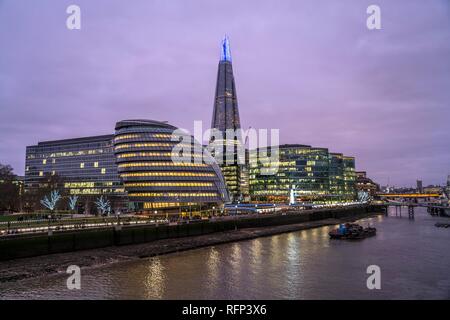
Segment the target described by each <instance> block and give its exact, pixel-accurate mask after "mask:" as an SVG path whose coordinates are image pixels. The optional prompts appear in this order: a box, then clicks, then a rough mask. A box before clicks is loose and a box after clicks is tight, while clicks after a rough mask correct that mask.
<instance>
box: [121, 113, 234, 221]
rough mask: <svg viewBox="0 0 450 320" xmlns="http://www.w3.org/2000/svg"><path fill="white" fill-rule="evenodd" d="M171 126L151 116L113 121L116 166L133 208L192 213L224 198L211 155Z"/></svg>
mask: <svg viewBox="0 0 450 320" xmlns="http://www.w3.org/2000/svg"><path fill="white" fill-rule="evenodd" d="M175 130H177V128H176V127H174V126H171V125H169V124H167V123H165V122H158V121H151V120H125V121H120V122H118V123H117V124H116V134H115V138H114V148H115V155H116V158H117V169H118V173H119V175H120V177H121V179H122V180H123V183H124V187H125V189H126V191H127V192H128V198H129V204H130V207H131V209H132V210H133V211H147V212H151V213H153V212H155V211H156V212H157V211H161V210H162V211H166V212H170V211H172V212H174V213H187V212H189V213H191V212H195V211H199V210H205V209H206V210H208V209H219V207H221V206H222V205H223V203H224V202H227V201H228V194H227V190H226V187H225V182H224V180H223V176H222V173H221V171H220V168H219V167H218V165H217V164H216V163H215V161H214V159H213V158H212V157H211V155H209V154H208V153H204V154H203V156H202V152H203V150H204V148H203V146H201V145H200V144H198V143H197V142H196V141H195V140H194V139H193V137H192V136H190V135H188V134H186V133H181V132H179V131H176V132H174V131H175ZM180 148H181V149H180Z"/></svg>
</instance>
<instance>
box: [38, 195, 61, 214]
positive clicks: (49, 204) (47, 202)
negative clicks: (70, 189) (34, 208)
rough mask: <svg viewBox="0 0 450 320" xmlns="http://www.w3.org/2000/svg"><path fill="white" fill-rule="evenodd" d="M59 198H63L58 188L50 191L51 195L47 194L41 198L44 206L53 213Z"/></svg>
mask: <svg viewBox="0 0 450 320" xmlns="http://www.w3.org/2000/svg"><path fill="white" fill-rule="evenodd" d="M59 199H61V195H60V194H59V192H58V190H53V191H52V192H51V193H50V197H47V196H45V197H44V199H42V200H41V203H42V205H43V206H44V207H46V208H47V209H49V210H50V211H51V212H52V213H53V211H54V210H55V208H56V204H57V203H58V201H59Z"/></svg>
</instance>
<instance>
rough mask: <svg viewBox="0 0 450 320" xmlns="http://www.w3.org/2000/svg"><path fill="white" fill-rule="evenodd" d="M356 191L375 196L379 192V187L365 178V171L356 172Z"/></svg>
mask: <svg viewBox="0 0 450 320" xmlns="http://www.w3.org/2000/svg"><path fill="white" fill-rule="evenodd" d="M356 190H357V191H364V192H367V193H368V194H370V195H371V196H375V195H376V193H377V192H378V191H380V186H379V185H378V184H376V183H375V182H373V181H372V179H370V178H368V177H367V174H366V172H365V171H357V172H356Z"/></svg>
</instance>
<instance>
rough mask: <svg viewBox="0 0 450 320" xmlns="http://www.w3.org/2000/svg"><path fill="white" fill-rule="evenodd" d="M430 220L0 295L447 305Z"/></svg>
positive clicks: (448, 282) (440, 249)
mask: <svg viewBox="0 0 450 320" xmlns="http://www.w3.org/2000/svg"><path fill="white" fill-rule="evenodd" d="M441 219H442V218H441ZM436 221H437V218H432V217H430V216H429V215H427V214H426V212H422V214H420V213H418V212H416V219H414V220H409V219H408V217H407V215H403V218H400V217H395V216H394V217H392V216H388V217H384V216H379V217H376V218H371V219H364V220H363V221H362V222H361V223H362V224H367V223H370V224H372V225H374V226H375V227H376V228H377V230H378V231H377V236H376V237H373V238H368V239H364V240H362V241H348V242H347V241H337V240H335V241H330V240H329V239H328V232H329V231H330V230H331V229H332V228H334V227H335V226H328V227H323V228H318V229H312V230H304V231H300V232H292V233H287V234H280V235H276V236H272V237H264V238H258V239H253V240H249V241H242V242H236V243H230V244H224V245H218V246H214V247H209V248H202V249H197V250H192V251H186V252H182V253H177V254H170V255H166V256H160V257H156V258H152V259H144V260H139V261H133V262H127V263H118V264H114V265H110V266H108V267H101V268H95V269H87V270H83V272H82V277H83V278H82V290H80V291H74V290H67V288H66V286H65V280H66V277H65V275H61V276H56V277H45V278H41V279H30V280H24V281H18V282H12V283H0V297H1V298H15V299H17V298H35V299H42V298H50V299H93V298H98V299H104V298H108V299H111V298H112V299H130V298H134V299H303V298H305V299H340V298H350V299H378V298H383V299H393V298H401V299H410V298H421V299H424V298H429V299H431V298H439V299H448V298H450V274H449V272H448V267H449V266H450V256H449V255H447V254H446V252H447V251H448V243H449V242H450V232H448V229H445V228H436V227H435V226H434V224H435V223H436ZM369 264H377V265H379V266H380V267H381V268H382V272H383V278H382V279H383V280H382V281H383V283H382V290H378V291H376V292H375V291H373V290H368V289H367V287H366V285H365V282H366V277H367V274H366V268H367V266H368V265H369Z"/></svg>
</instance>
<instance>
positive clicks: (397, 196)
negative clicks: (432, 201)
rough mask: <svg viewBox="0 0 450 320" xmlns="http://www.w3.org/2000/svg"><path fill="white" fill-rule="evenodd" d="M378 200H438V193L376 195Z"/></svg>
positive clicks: (439, 195)
mask: <svg viewBox="0 0 450 320" xmlns="http://www.w3.org/2000/svg"><path fill="white" fill-rule="evenodd" d="M377 196H379V197H380V198H409V199H411V198H412V199H414V198H416V199H417V198H440V197H441V196H442V194H440V193H377Z"/></svg>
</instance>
